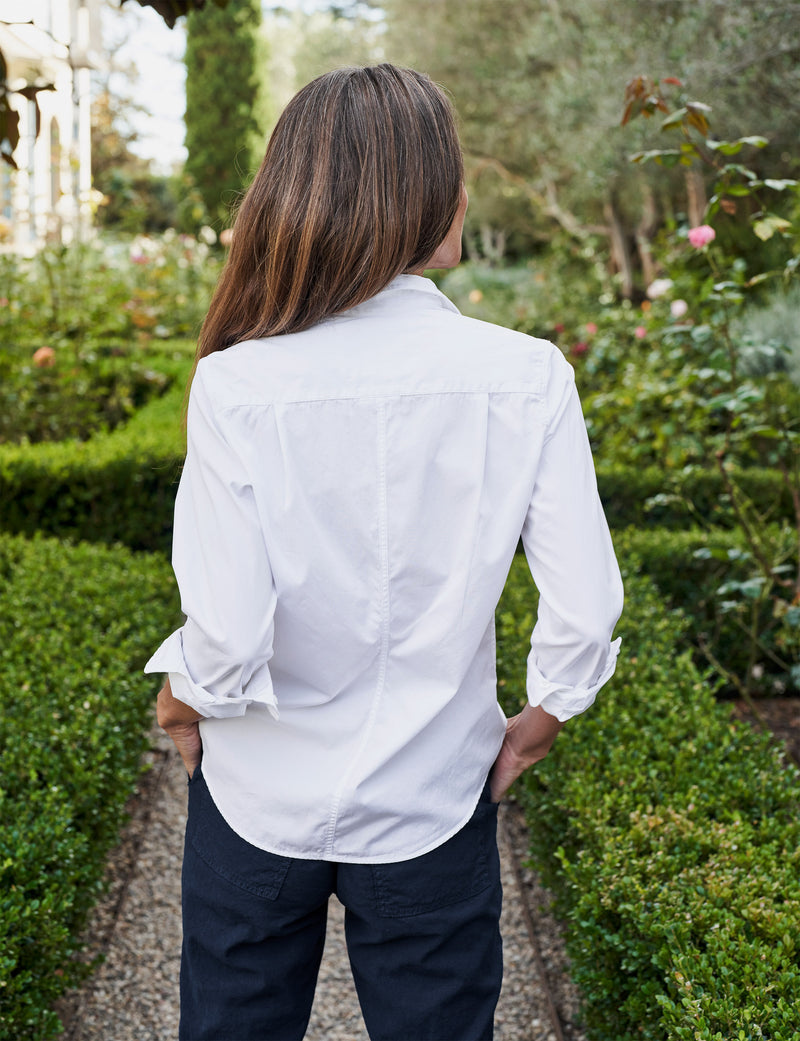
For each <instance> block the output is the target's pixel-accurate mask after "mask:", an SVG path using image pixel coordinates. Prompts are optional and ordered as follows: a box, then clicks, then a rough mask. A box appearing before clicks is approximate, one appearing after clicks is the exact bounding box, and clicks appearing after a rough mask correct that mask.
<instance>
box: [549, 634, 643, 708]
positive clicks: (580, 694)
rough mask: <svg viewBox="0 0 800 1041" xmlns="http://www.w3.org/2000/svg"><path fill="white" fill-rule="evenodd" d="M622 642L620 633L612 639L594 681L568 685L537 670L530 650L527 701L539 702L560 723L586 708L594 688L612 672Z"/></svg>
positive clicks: (593, 695)
mask: <svg viewBox="0 0 800 1041" xmlns="http://www.w3.org/2000/svg"><path fill="white" fill-rule="evenodd" d="M621 643H622V640H621V639H620V638H619V637H617V639H616V640H614V641H613V643H612V644H611V645H610V647H609V650H608V656H607V657H606V660H605V664H604V665H603V669H602V671H601V673H600V676H599V677H598V679H597V680H595V682H594V683H592V684H588V685H586V686H583V687H571V686H568V685H567V684H564V683H557V682H553V681H552V680H548V679H547V678H546V677H545V676H543V675H542V673H541V672H540V671H539V668H538V666H537V664H536V662H535V661H534V659H533V655H532V654H531V656H530V657H529V659H528V701H529V702H530V704H531V705H533V706H534V707H535V706H537V705H539V706H541V708H543V709H544V711H545V712H547V714H548V715H550V716H555V717H556V719H558V720H559V721H560V722H562V723H565V722H566V721H567V720H568V719H572V717H573V716H577V715H579V714H580V713H581V712H585V711H586V709H587V708H589V707H590V706H591V705H593V704H594V700H595V698H596V697H597V692H598V691H599V690H600V688H601V687H602V686H603V684H604V683H606V682H607V681H608V680H610V679H611V677H612V676H613V675H614V670H615V669H616V667H617V657H618V655H619V648H620V644H621Z"/></svg>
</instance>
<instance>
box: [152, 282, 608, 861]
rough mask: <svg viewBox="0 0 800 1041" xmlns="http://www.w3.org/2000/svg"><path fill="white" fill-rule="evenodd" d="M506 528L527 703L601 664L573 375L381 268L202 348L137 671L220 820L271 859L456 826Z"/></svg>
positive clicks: (413, 839)
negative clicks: (352, 298) (189, 722)
mask: <svg viewBox="0 0 800 1041" xmlns="http://www.w3.org/2000/svg"><path fill="white" fill-rule="evenodd" d="M520 536H521V537H522V541H523V544H524V548H525V552H526V554H527V557H528V561H529V564H530V567H531V570H532V573H533V576H534V579H535V581H536V584H537V587H538V589H539V591H540V594H541V600H540V605H539V613H538V620H537V622H536V626H535V628H534V631H533V635H532V639H531V652H530V657H529V660H528V697H529V700H530V702H531V703H532V704H534V705H538V704H540V705H542V707H543V708H544V709H545V710H546V711H547V712H549V713H551V714H553V715H555V716H557V717H558V718H559V719H561V720H565V719H568V718H569V717H570V716H572V715H575V714H576V713H578V712H582V711H583V710H584V709H586V708H588V707H589V705H591V703H592V702H593V701H594V698H595V695H596V693H597V691H598V689H599V688H600V686H601V685H602V684H603V683H604V682H605V681H606V680H607V679H608V678H609V677H610V676H611V674H612V673H613V671H614V663H615V660H616V656H617V652H618V648H619V641H615V642H614V643H613V644H612V643H611V642H610V638H611V634H612V630H613V627H614V625H615V623H616V620H617V618H618V616H619V613H620V610H621V606H622V586H621V581H620V576H619V570H618V568H617V563H616V560H615V557H614V552H613V549H612V545H611V540H610V537H609V533H608V528H607V525H606V522H605V518H604V516H603V511H602V508H601V505H600V501H599V498H598V495H597V488H596V482H595V476H594V469H593V465H592V459H591V453H590V450H589V444H588V439H587V436H586V429H585V425H584V422H583V417H582V414H581V409H580V404H579V401H578V397H577V394H576V392H575V387H574V379H573V373H572V369H571V367H570V366H569V364H568V363H567V362H566V360H565V359H564V357H563V355H562V354H561V353H560V352H559V351H558V350H557V348H555V347H554V346H553V345H552V344H550V343H548V342H546V341H543V340H538V339H533V338H531V337H529V336H525V335H523V334H521V333H516V332H512V331H509V330H507V329H503V328H500V327H497V326H493V325H488V324H486V323H483V322H479V321H475V320H473V319H470V318H465V317H463V316H462V315H461V314H460V313H459V312H458V310H457V309H456V308H455V306H454V305H453V304H452V303H450V301H449V300H447V298H446V297H444V296H443V295H442V294H441V293H440V292H439V291H438V289H437V288H436V287H435V285H434V284H433V283H432V282H430V281H429V280H428V279H425V278H422V277H420V276H416V275H402V276H400V277H398V278H396V279H395V280H394V281H393V282H392V283H391V284H390V285H389V286H388V287H387V288H386V289H385V290H383V291H382V292H381V293H379V294H378V295H377V296H375V297H373V298H372V299H371V300H369V301H367V302H366V303H364V304H361V305H359V306H358V307H355V308H353V309H351V310H350V311H347V312H345V313H344V314H342V315H339V316H336V317H334V318H331V319H328V320H326V321H323V322H321V323H319V324H318V325H316V326H314V327H313V328H311V329H309V330H307V331H305V332H301V333H293V334H290V335H285V336H276V337H273V338H270V339H266V340H259V341H248V342H246V343H240V344H238V345H236V346H234V347H230V348H228V349H227V350H224V351H220V352H218V353H216V354H212V355H210V356H208V357H206V358H204V359H203V360H202V361H201V362H200V364H199V366H198V369H197V375H196V377H195V379H194V382H193V385H192V390H191V397H190V404H189V419H188V448H187V456H186V464H185V467H184V470H183V474H182V477H181V481H180V487H179V489H178V496H177V501H176V505H175V530H174V549H173V566H174V569H175V574H176V576H177V580H178V585H179V588H180V592H181V597H182V606H183V611H184V613H185V615H186V621H185V624H184V625H183V626H182V628H181V629H179V630H178V631H177V632H175V633H173V634H172V636H170V637H169V638H168V639H167V640H166V641H165V642H164V643H163V644H162V646H161V647H160V648H159V649H158V651H157V652H156V653H155V654H154V655H153V657H152V658H151V659H150V661H149V662H148V663H147V666H146V670H145V671H147V672H166V673H169V677H170V682H171V685H172V690H173V693H174V695H175V697H177V698H179V699H180V700H181V701H184V702H186V703H187V704H189V705H192V706H194V707H195V708H196V709H197V710H198V712H200V713H201V714H202V715H203V716H204V717H207V718H205V719H204V720H203V721H202V722H201V734H202V740H203V772H204V776H205V778H206V781H207V783H208V786H209V789H210V791H211V794H212V796H213V798H214V801H215V803H216V804H217V806H218V808H219V810H220V812H221V813H222V815H223V817H224V818H225V819H226V820H227V821H228V823H229V824H230V825H231V827H232V828H233V829H234V830H235V831H236V832H237V833H238V834H239V835H241V836H242V837H243V838H244V839H246V840H247V841H248V842H251V843H253V844H254V845H256V846H258V847H261V848H263V849H266V850H270V851H271V852H274V853H279V854H285V855H288V856H292V857H301V858H309V859H322V860H334V861H342V862H354V863H380V862H388V861H400V860H405V859H409V858H411V857H414V856H418V855H420V854H422V853H425V852H427V851H428V850H430V849H433V848H435V847H436V846H438V845H440V844H441V843H443V842H444V841H445V840H446V839H448V838H449V837H450V836H451V835H453V834H455V832H456V831H458V829H459V828H460V827H462V826H463V824H464V823H465V822H466V821H467V820H468V819H469V817H470V816H471V814H472V812H473V810H474V808H475V805H476V804H477V801H478V798H479V796H480V792H481V789H482V787H483V784H484V781H485V779H486V775H487V772H488V770H489V769H490V767H491V765H492V763H493V761H494V759H495V757H496V755H497V752H498V750H499V748H500V745H501V743H502V740H503V735H504V730H505V724H504V717H503V714H502V712H501V710H500V708H499V706H498V703H497V697H496V677H495V641H494V610H495V606H496V604H497V601H498V598H499V596H500V593H501V591H502V589H503V585H504V582H505V579H506V576H507V574H508V569H509V566H510V564H511V561H512V558H513V555H514V552H515V550H516V547H517V545H518V541H519V538H520Z"/></svg>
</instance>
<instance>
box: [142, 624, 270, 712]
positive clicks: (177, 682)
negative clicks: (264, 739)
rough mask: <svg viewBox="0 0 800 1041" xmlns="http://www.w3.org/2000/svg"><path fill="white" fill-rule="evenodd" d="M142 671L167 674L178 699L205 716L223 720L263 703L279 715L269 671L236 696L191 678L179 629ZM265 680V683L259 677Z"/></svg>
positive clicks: (169, 637)
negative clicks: (252, 687) (257, 684)
mask: <svg viewBox="0 0 800 1041" xmlns="http://www.w3.org/2000/svg"><path fill="white" fill-rule="evenodd" d="M143 671H144V672H146V673H152V672H165V673H167V675H168V676H169V683H170V687H171V688H172V694H173V696H174V697H176V698H177V699H178V701H182V702H184V704H186V705H190V706H191V707H192V708H193V709H195V710H196V711H197V712H199V713H200V715H201V716H204V717H205V718H206V719H208V718H213V719H225V718H227V717H230V716H243V715H244V713H245V710H246V709H247V706H248V705H252V704H260V705H265V706H266V707H267V709H268V710H269V713H270V715H271V716H272V717H273V718H274V719H278V718H279V713H278V700H277V698H276V697H275V692H274V690H273V689H272V682H271V680H269V671H268V670H267V669H263V670H261V677H260V678H261V679H262V683H261V686H260V687H259V688H258V690H256V691H250V690H247V692H246V693H244V692H243V693H242V694H240V695H219V694H213V693H212V692H211V691H209V690H208V689H207V688H206V687H203V686H202V685H201V684H199V683H197V682H195V680H194V679H193V678H192V675H191V672H190V671H189V667H188V665H187V663H186V658H185V656H184V653H183V640H182V638H181V630H180V629H178V630H177V631H176V632H174V633H172V635H171V636H168V637H167V639H166V640H165V641H164V642H163V643H162V644H161V646H160V647H159V648H158V650H157V651H156V653H155V654H154V655H153V657H152V658H151V659H150V660H149V661H148V662H147V664H146V665H145V667H144V670H143ZM264 679H267V681H268V682H267V683H264V682H263V680H264Z"/></svg>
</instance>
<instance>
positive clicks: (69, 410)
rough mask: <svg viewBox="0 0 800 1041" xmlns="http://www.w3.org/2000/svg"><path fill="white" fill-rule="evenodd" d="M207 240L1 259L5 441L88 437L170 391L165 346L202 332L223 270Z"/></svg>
mask: <svg viewBox="0 0 800 1041" xmlns="http://www.w3.org/2000/svg"><path fill="white" fill-rule="evenodd" d="M201 235H202V237H201V238H199V239H195V238H192V237H191V236H188V235H177V234H176V233H174V232H168V233H165V234H164V235H163V236H162V237H161V238H158V239H156V238H152V237H148V236H139V237H137V238H135V239H133V240H128V241H125V240H122V239H112V238H106V239H103V240H100V239H97V240H92V241H90V242H84V243H77V244H73V245H72V246H69V247H66V246H47V247H46V248H45V249H43V250H42V251H41V252H40V253H38V254H36V256H34V257H29V258H26V257H17V256H12V255H2V254H0V287H2V288H0V443H4V442H6V443H8V442H11V443H23V444H24V443H26V442H32V443H33V442H38V441H59V440H62V439H65V438H75V439H79V440H86V439H87V438H89V437H91V436H92V435H93V434H96V433H99V432H102V431H104V430H109V429H113V428H114V427H115V426H117V425H119V424H120V423H123V422H124V421H125V420H126V419H128V418H129V417H130V416H131V415H133V413H134V412H135V411H136V410H137V409H138V408H140V407H141V406H142V405H143V404H144V403H145V402H146V401H148V400H149V399H151V398H152V397H157V396H158V395H159V394H161V393H163V392H164V390H165V389H166V388H167V387H168V386H169V385H170V383H171V381H172V379H174V377H175V375H176V371H175V367H174V366H171V367H170V366H169V365H167V366H165V365H164V363H163V359H159V355H160V354H161V353H163V351H162V350H161V345H162V344H163V343H164V342H165V341H166V340H168V339H174V338H175V337H176V336H187V335H188V336H190V337H193V336H194V335H195V334H196V332H197V331H198V330H199V327H200V322H201V320H202V316H203V313H204V311H205V309H206V307H207V305H208V300H209V299H210V293H211V289H212V287H213V285H214V281H215V279H216V277H217V275H218V274H219V270H220V257H219V256H218V255H217V254H216V253H214V251H213V250H212V248H211V245H212V242H213V241H215V240H216V235H215V233H214V232H213V231H212V230H211V229H210V228H206V229H203V230H202V231H201Z"/></svg>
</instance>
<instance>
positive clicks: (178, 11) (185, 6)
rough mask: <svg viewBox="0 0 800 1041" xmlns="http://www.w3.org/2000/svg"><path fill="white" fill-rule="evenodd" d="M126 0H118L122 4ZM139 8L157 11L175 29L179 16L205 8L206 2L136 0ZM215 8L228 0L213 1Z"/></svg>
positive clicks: (196, 0)
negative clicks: (149, 8) (150, 8)
mask: <svg viewBox="0 0 800 1041" xmlns="http://www.w3.org/2000/svg"><path fill="white" fill-rule="evenodd" d="M125 2H126V0H120V3H121V4H124V3H125ZM136 2H137V3H138V4H139V6H140V7H152V8H153V10H154V11H157V12H158V13H159V14H160V15H161V17H162V18H163V19H164V21H165V22H166V23H167V25H168V26H169V27H170V29H173V28H174V27H175V22H176V21H177V20H178V19H179V18H180V17H181V15H185V14H188V13H189V12H190V11H200V10H202V8H204V7H205V6H206V0H136ZM214 3H215V4H216V5H217V7H225V6H226V4H227V3H228V0H214Z"/></svg>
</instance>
